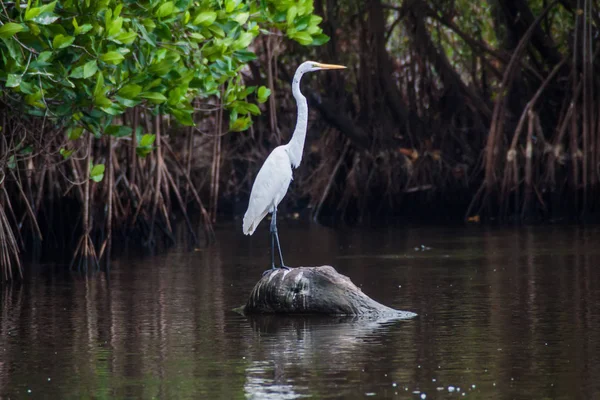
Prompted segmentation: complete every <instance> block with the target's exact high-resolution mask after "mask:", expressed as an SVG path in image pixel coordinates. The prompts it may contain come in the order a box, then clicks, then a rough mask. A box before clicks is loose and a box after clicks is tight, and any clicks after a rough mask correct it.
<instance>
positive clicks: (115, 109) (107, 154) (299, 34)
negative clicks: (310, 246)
mask: <svg viewBox="0 0 600 400" xmlns="http://www.w3.org/2000/svg"><path fill="white" fill-rule="evenodd" d="M599 22H600V21H599V20H598V9H597V7H596V5H595V4H594V3H593V2H592V1H590V0H579V1H577V2H576V1H570V0H562V1H545V0H529V1H525V2H522V1H516V0H488V1H485V2H483V3H477V4H475V3H473V2H469V1H464V0H458V1H454V2H444V1H441V2H440V1H428V0H404V1H400V0H389V1H382V0H368V1H363V0H348V1H341V0H315V1H314V4H313V1H311V0H303V1H292V0H260V1H252V0H225V1H222V0H202V1H191V0H190V1H187V0H180V1H164V0H152V1H128V0H102V1H67V0H61V1H54V2H49V1H39V0H38V1H34V0H30V1H29V2H24V1H23V2H19V1H16V2H2V9H0V24H1V25H0V56H1V57H0V87H1V88H2V93H1V95H0V128H1V129H2V141H1V142H0V173H1V174H0V192H1V193H0V239H1V243H2V246H1V247H0V262H1V265H2V273H3V274H4V278H10V276H11V274H12V273H13V272H14V271H13V269H12V268H11V266H13V267H16V270H17V271H20V269H19V268H18V267H19V261H18V260H19V255H18V251H19V249H28V253H33V252H35V251H38V249H40V248H41V247H40V243H41V242H40V241H41V240H42V238H43V243H44V244H46V245H47V246H51V247H54V248H57V247H58V248H61V249H64V251H65V253H67V254H71V253H72V252H73V251H74V252H75V253H76V256H77V257H73V260H74V264H73V265H82V266H86V265H87V264H88V263H90V262H92V263H96V262H98V260H99V259H100V258H102V257H106V258H108V257H109V255H110V248H111V242H114V238H115V237H121V238H134V240H136V241H138V242H139V243H140V244H143V245H146V246H148V247H154V246H156V245H158V244H160V243H162V242H164V241H166V242H169V241H173V240H174V239H173V236H174V234H173V222H174V219H175V218H176V217H177V218H181V219H182V221H183V223H184V224H185V225H186V226H187V227H188V229H189V231H190V233H191V236H193V237H194V238H195V235H196V233H197V231H198V229H197V224H198V223H200V225H201V226H202V228H203V229H202V232H203V237H202V239H204V240H208V241H210V240H211V238H212V236H213V233H212V228H211V225H212V223H214V221H216V217H217V214H218V212H220V213H222V214H236V213H238V209H239V211H241V208H242V207H241V206H239V207H238V205H245V199H246V198H247V196H248V193H249V190H250V188H251V182H252V177H253V176H254V174H255V173H256V171H257V170H258V167H259V166H260V163H261V162H262V161H263V160H264V158H265V157H266V155H267V154H268V152H269V151H270V150H272V148H273V147H275V146H276V145H278V144H280V143H281V142H282V141H285V140H287V139H288V137H289V134H290V133H291V131H292V128H293V124H294V123H295V103H294V99H293V97H292V95H291V93H290V90H289V80H290V76H291V74H292V73H293V70H294V69H295V67H296V66H297V65H298V64H299V63H300V62H302V61H304V60H306V59H308V58H312V59H315V60H319V61H324V62H335V63H338V64H344V65H347V66H348V67H349V69H348V70H347V72H345V73H344V74H339V75H337V74H336V75H329V74H327V75H323V76H312V77H310V78H309V79H307V81H306V83H304V92H305V94H306V95H307V97H308V99H309V104H310V106H311V107H312V110H313V112H312V114H311V118H312V119H311V121H310V123H309V132H308V140H307V146H306V153H307V154H306V155H305V157H306V158H305V160H306V162H305V164H303V165H304V166H303V168H301V169H300V170H298V175H297V176H296V180H295V183H294V184H293V185H292V186H291V188H290V189H291V190H292V193H291V195H288V197H287V198H286V200H285V201H284V203H282V207H283V208H285V207H286V206H287V207H288V208H289V209H290V208H295V206H296V205H298V206H300V207H298V208H302V209H305V208H306V207H307V206H308V208H309V209H310V210H311V212H312V216H313V217H314V218H320V217H323V216H334V217H341V218H344V219H347V220H360V219H361V218H363V217H364V218H366V217H376V216H382V215H391V214H404V215H408V214H411V213H420V214H422V215H430V216H431V215H434V216H442V215H452V216H458V217H459V218H460V217H467V218H474V219H478V218H480V216H481V217H482V218H500V219H505V220H506V219H512V220H531V219H548V218H561V217H578V216H588V215H590V214H597V211H598V210H597V209H596V208H595V205H596V204H597V201H598V196H599V194H600V192H599V188H600V186H599V184H600V121H599V120H598V115H599V113H598V110H599V109H600V102H599V101H598V95H597V93H598V86H599V83H598V80H597V78H596V75H597V74H596V73H595V72H596V70H597V69H598V65H599V64H598V61H597V54H598V44H597V43H596V42H597V41H596V40H594V39H595V38H596V36H597V35H598V23H599ZM309 87H310V89H309ZM192 210H194V211H197V212H193V213H191V212H190V211H192ZM432 210H433V211H432ZM175 211H176V213H174V212H175ZM196 215H198V216H199V219H198V218H196V217H195V216H196ZM194 240H196V239H194Z"/></svg>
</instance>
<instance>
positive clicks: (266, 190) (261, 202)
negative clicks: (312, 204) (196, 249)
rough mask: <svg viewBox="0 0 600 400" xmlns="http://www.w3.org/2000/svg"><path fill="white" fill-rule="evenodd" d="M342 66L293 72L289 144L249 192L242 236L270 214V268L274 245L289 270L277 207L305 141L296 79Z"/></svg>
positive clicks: (303, 106)
mask: <svg viewBox="0 0 600 400" xmlns="http://www.w3.org/2000/svg"><path fill="white" fill-rule="evenodd" d="M344 68H346V67H344V66H342V65H334V64H321V63H318V62H315V61H305V62H303V63H302V64H300V66H299V67H298V69H297V70H296V73H295V74H294V80H293V81H292V93H293V95H294V98H295V99H296V105H297V106H298V117H297V120H296V129H294V133H293V135H292V138H291V139H290V141H289V142H288V143H287V144H285V145H282V146H278V147H276V148H275V149H274V150H273V151H272V152H271V154H269V156H268V157H267V159H266V160H265V163H264V164H263V166H262V167H261V168H260V170H259V171H258V175H256V180H255V181H254V184H253V185H252V191H251V192H250V201H249V202H248V210H246V214H245V215H244V223H243V230H244V234H245V235H252V234H253V233H254V231H255V230H256V227H257V226H258V224H259V223H260V221H262V220H263V218H265V216H266V215H267V214H268V213H271V227H270V229H269V230H270V235H271V269H275V268H276V267H275V242H277V250H278V251H279V260H280V261H281V266H280V268H285V269H289V268H288V267H286V266H285V264H284V262H283V255H282V254H281V245H280V244H279V235H278V234H277V206H278V205H279V203H280V202H281V200H283V198H284V197H285V194H286V193H287V190H288V187H289V186H290V182H291V181H292V168H298V166H299V165H300V162H301V161H302V150H303V149H304V141H305V139H306V127H307V123H308V104H307V102H306V97H304V96H303V95H302V92H300V80H301V79H302V76H303V75H304V74H305V73H307V72H312V71H319V70H322V69H344Z"/></svg>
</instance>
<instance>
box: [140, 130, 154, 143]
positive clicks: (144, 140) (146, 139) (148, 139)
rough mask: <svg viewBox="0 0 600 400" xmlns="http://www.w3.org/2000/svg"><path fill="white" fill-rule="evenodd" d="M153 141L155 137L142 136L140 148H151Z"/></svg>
mask: <svg viewBox="0 0 600 400" xmlns="http://www.w3.org/2000/svg"><path fill="white" fill-rule="evenodd" d="M155 140H156V135H152V134H150V133H146V134H145V135H144V136H142V140H140V146H151V145H152V144H153V143H154V141H155Z"/></svg>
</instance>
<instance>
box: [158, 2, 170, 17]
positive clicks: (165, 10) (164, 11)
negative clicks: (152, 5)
mask: <svg viewBox="0 0 600 400" xmlns="http://www.w3.org/2000/svg"><path fill="white" fill-rule="evenodd" d="M174 10H175V4H174V3H173V2H172V1H167V2H166V3H164V4H163V5H161V6H160V7H158V9H157V10H156V12H155V13H154V15H156V16H157V17H158V18H164V17H168V16H169V15H171V14H173V11H174Z"/></svg>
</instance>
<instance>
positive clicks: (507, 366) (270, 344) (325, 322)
mask: <svg viewBox="0 0 600 400" xmlns="http://www.w3.org/2000/svg"><path fill="white" fill-rule="evenodd" d="M262 228H264V227H262ZM281 233H282V241H283V243H282V244H283V245H284V251H285V252H286V253H284V254H285V255H286V256H287V260H286V261H287V262H288V264H290V265H296V266H297V265H320V264H331V265H333V266H334V267H335V268H337V269H338V271H340V272H341V273H343V274H345V275H347V276H349V277H350V278H351V279H352V280H353V281H354V282H355V283H356V284H357V285H359V286H361V287H362V289H363V291H364V292H365V293H367V294H368V295H371V296H372V297H373V298H375V299H376V300H378V301H380V302H382V303H384V304H386V305H390V306H392V307H395V308H398V309H403V310H410V311H414V312H417V313H418V314H419V316H418V317H417V318H415V319H412V320H406V321H396V322H388V323H383V324H378V323H374V322H364V321H363V322H361V321H356V320H352V319H344V318H323V317H321V318H305V317H296V318H292V317H273V316H271V317H263V318H245V317H242V316H239V315H237V314H235V313H234V312H232V311H231V309H232V308H234V307H237V306H239V305H241V304H243V303H244V301H245V298H246V296H247V295H248V293H249V291H250V289H251V288H252V286H253V285H254V283H255V282H256V281H257V280H258V279H259V277H260V274H261V272H262V271H263V269H264V268H265V266H266V265H267V262H266V261H267V260H268V255H267V253H266V250H267V249H266V243H267V237H266V235H267V234H266V231H265V230H264V229H261V230H259V232H257V233H256V234H255V236H254V237H252V238H248V237H244V236H242V235H241V233H240V232H239V230H238V229H236V230H221V231H220V232H219V233H218V234H219V239H220V243H219V245H218V246H217V247H215V248H212V249H209V250H207V251H200V252H192V253H189V252H187V253H186V252H183V251H180V252H178V251H172V252H170V253H169V254H166V255H163V256H159V257H153V258H143V259H140V258H137V259H126V258H123V259H121V260H120V261H119V262H116V263H114V265H113V270H112V271H111V273H110V275H108V276H107V275H106V274H104V273H99V274H94V275H88V276H82V275H80V274H77V273H62V274H61V273H57V269H56V268H53V267H49V266H40V267H36V268H33V269H31V270H30V271H29V275H28V278H27V280H26V281H25V282H23V283H21V284H18V283H14V284H12V285H5V286H3V287H0V290H1V296H0V301H1V305H0V398H2V399H8V398H11V399H12V398H52V399H70V398H78V399H79V398H98V399H103V398H144V399H146V398H162V399H165V398H170V399H186V398H195V399H240V398H254V399H294V398H299V397H309V396H310V397H313V398H317V399H322V398H346V399H352V398H364V397H369V396H373V397H379V398H390V397H395V396H396V397H398V398H413V399H421V398H427V399H440V398H441V399H456V398H463V397H464V398H476V399H512V398H514V399H546V398H547V399H576V398H580V399H593V398H600V312H599V305H600V246H599V244H600V243H599V238H600V229H599V228H594V227H592V228H578V227H564V226H562V227H553V226H547V227H535V228H519V229H512V228H503V229H491V228H480V227H469V228H466V227H454V228H412V227H405V228H401V229H398V228H396V229H384V230H343V231H333V230H328V229H326V228H319V227H310V228H291V227H285V226H282V227H281ZM421 245H425V246H428V247H431V249H430V250H424V251H422V250H421V248H420V246H421ZM416 247H417V248H418V251H417V250H415V248H416Z"/></svg>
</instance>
